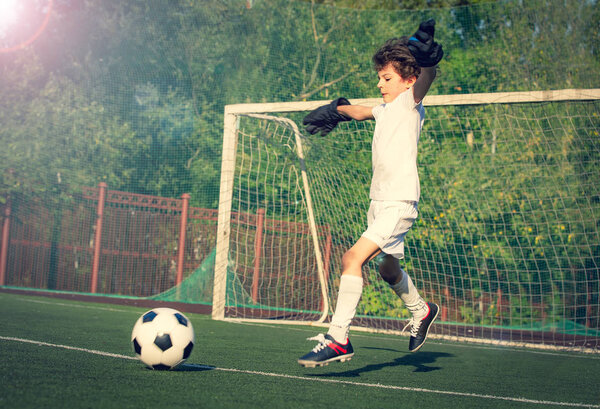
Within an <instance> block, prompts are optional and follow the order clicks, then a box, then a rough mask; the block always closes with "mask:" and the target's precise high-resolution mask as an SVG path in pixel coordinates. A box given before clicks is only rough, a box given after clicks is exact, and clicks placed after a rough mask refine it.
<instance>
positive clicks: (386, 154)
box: [370, 88, 425, 202]
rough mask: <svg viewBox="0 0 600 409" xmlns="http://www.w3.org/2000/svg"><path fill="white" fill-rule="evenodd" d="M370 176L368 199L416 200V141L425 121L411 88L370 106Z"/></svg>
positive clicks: (417, 189) (423, 112) (420, 104)
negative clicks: (372, 127)
mask: <svg viewBox="0 0 600 409" xmlns="http://www.w3.org/2000/svg"><path fill="white" fill-rule="evenodd" d="M373 117H374V118H375V122H376V124H375V132H374V135H373V146H372V152H373V153H372V154H373V178H372V179H371V193H370V197H371V200H408V201H415V202H418V201H419V196H420V193H421V191H420V186H419V174H418V173H417V144H418V143H419V136H420V135H421V128H422V126H423V121H424V120H425V109H424V108H423V104H422V103H418V104H416V103H415V99H414V94H413V89H412V88H410V89H408V90H406V91H405V92H403V93H402V94H400V95H398V96H397V97H396V98H395V99H394V100H393V101H392V102H389V103H387V104H382V105H378V106H376V107H375V108H373Z"/></svg>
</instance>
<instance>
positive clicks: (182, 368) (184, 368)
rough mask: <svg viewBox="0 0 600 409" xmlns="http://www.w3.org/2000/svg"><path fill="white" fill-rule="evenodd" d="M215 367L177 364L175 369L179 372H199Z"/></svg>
mask: <svg viewBox="0 0 600 409" xmlns="http://www.w3.org/2000/svg"><path fill="white" fill-rule="evenodd" d="M214 369H215V367H214V366H210V365H200V364H187V363H184V364H181V365H180V366H178V367H177V368H175V371H179V372H200V371H212V370H214Z"/></svg>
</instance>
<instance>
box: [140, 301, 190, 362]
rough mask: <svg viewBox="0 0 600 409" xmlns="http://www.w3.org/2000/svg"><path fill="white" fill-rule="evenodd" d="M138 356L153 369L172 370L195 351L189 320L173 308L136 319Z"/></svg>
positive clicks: (163, 309)
mask: <svg viewBox="0 0 600 409" xmlns="http://www.w3.org/2000/svg"><path fill="white" fill-rule="evenodd" d="M131 343H132V345H133V350H134V351H135V355H136V356H137V357H138V358H139V359H140V360H141V361H142V362H143V363H144V364H146V366H147V367H149V368H151V369H173V368H176V367H177V366H178V365H181V364H182V363H183V362H185V360H186V359H188V358H189V356H190V354H191V353H192V349H193V348H194V329H193V327H192V323H191V322H190V320H189V319H188V318H187V317H186V316H185V315H183V314H182V313H180V312H179V311H177V310H174V309H172V308H154V309H152V310H150V311H147V312H145V313H144V314H142V316H141V317H140V318H139V319H138V320H137V322H136V323H135V325H134V327H133V331H132V332H131Z"/></svg>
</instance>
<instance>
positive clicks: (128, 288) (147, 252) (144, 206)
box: [0, 183, 331, 301]
mask: <svg viewBox="0 0 600 409" xmlns="http://www.w3.org/2000/svg"><path fill="white" fill-rule="evenodd" d="M189 200H190V196H189V195H188V194H184V195H182V198H181V199H170V198H164V197H157V196H150V195H141V194H133V193H128V192H120V191H111V190H108V187H107V185H106V184H105V183H100V184H99V185H98V187H85V188H83V189H82V194H81V195H80V196H78V197H76V198H73V200H72V201H70V202H68V203H70V205H68V206H63V207H62V208H61V209H60V210H58V211H57V209H48V208H47V206H45V205H44V204H43V203H41V202H40V203H17V205H15V204H14V203H11V202H9V201H7V202H6V203H5V204H4V206H3V207H2V208H0V212H1V214H0V216H1V217H0V227H1V228H2V232H1V235H0V237H1V242H0V285H15V286H22V287H31V288H41V289H56V290H64V291H79V292H91V293H105V294H122V295H136V296H148V295H153V294H157V293H160V292H162V291H165V290H167V289H169V288H171V287H173V286H174V285H178V284H181V283H182V281H183V280H184V278H185V275H186V273H190V272H191V271H193V270H194V269H195V268H196V267H197V266H198V265H199V264H200V263H201V262H202V261H203V260H204V259H205V257H206V256H207V255H208V254H209V253H210V251H212V250H213V249H214V246H215V244H216V227H217V210H215V209H202V208H195V207H190V206H189ZM69 206H70V207H69ZM15 220H17V221H18V223H15V222H14V221H15ZM231 223H232V226H233V227H232V228H233V229H238V230H240V231H241V230H244V231H247V232H248V233H250V234H251V236H250V237H249V238H248V239H249V244H250V245H251V246H253V251H254V254H251V255H249V256H250V257H251V259H252V260H253V262H251V263H250V264H249V265H247V267H246V266H242V267H240V268H242V269H251V270H252V272H251V274H252V278H251V284H250V283H249V286H250V288H248V290H249V292H250V293H251V294H252V298H253V299H254V300H255V301H256V300H257V299H258V298H259V287H260V285H261V279H263V278H265V279H267V278H269V277H266V276H264V274H267V275H268V274H275V275H277V274H280V272H277V271H269V272H267V271H265V273H264V274H263V272H261V266H265V265H272V263H271V262H270V261H268V260H266V259H265V257H272V255H271V253H272V251H270V253H269V255H265V254H264V249H263V246H265V245H270V244H271V243H274V242H276V241H278V240H279V239H280V237H282V235H283V236H286V235H287V236H294V237H297V239H295V240H296V241H297V242H298V243H300V242H304V241H306V240H307V237H308V235H309V234H310V231H309V227H308V225H307V224H306V223H299V222H288V221H281V220H273V219H268V218H266V217H265V210H264V209H259V210H258V211H257V213H256V214H250V213H239V212H233V213H232V220H231ZM319 234H320V235H321V236H322V237H323V239H324V243H325V254H324V256H325V257H324V258H325V271H326V273H327V274H328V272H329V259H330V257H331V235H330V233H329V230H328V229H327V228H326V227H323V226H321V227H320V228H319ZM299 245H300V244H299ZM302 246H304V244H302ZM303 251H305V252H306V254H307V256H305V259H306V260H305V261H304V263H305V266H306V268H304V267H303V269H309V268H311V267H310V263H313V261H311V260H309V258H310V253H311V251H310V249H308V250H307V249H306V246H304V249H303ZM263 259H265V260H263ZM315 279H317V277H316V276H315Z"/></svg>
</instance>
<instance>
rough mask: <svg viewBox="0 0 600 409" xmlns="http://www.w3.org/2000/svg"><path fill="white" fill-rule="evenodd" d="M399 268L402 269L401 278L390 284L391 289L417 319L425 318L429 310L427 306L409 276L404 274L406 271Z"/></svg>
mask: <svg viewBox="0 0 600 409" xmlns="http://www.w3.org/2000/svg"><path fill="white" fill-rule="evenodd" d="M400 270H401V271H402V279H401V280H400V281H399V282H398V283H396V284H394V285H391V286H390V287H391V289H392V290H394V292H395V293H396V294H398V297H400V298H401V299H402V301H404V305H406V308H408V310H409V311H410V313H411V314H412V316H413V317H414V318H416V319H419V320H420V319H422V318H425V316H426V315H427V314H428V312H429V307H428V306H427V304H426V303H425V301H424V300H423V299H422V298H421V296H420V295H419V291H417V288H416V287H415V285H414V284H413V282H412V280H411V279H410V276H409V275H408V274H406V271H404V270H402V269H400Z"/></svg>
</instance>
